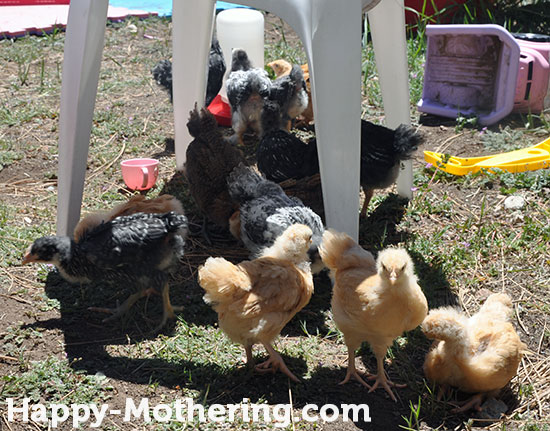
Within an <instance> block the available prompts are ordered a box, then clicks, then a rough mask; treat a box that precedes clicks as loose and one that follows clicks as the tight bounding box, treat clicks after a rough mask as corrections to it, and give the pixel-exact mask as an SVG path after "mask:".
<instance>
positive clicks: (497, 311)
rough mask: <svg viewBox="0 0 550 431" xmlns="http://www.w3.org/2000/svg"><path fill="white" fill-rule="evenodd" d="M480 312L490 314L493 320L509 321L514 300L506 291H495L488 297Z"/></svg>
mask: <svg viewBox="0 0 550 431" xmlns="http://www.w3.org/2000/svg"><path fill="white" fill-rule="evenodd" d="M479 313H483V314H485V315H490V316H491V317H492V318H493V320H501V321H503V322H507V321H509V320H510V315H511V313H512V300H511V299H510V297H509V296H508V295H506V294H505V293H494V294H492V295H491V296H489V297H488V298H487V300H486V301H485V303H484V304H483V305H482V306H481V309H480V310H479Z"/></svg>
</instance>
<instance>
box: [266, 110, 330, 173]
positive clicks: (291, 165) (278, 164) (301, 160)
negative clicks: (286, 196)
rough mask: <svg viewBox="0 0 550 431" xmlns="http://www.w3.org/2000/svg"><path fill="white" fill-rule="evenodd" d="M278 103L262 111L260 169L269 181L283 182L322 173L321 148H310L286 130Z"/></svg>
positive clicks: (312, 145)
mask: <svg viewBox="0 0 550 431" xmlns="http://www.w3.org/2000/svg"><path fill="white" fill-rule="evenodd" d="M282 121H283V115H282V114H281V110H280V108H279V106H278V104H277V103H275V102H273V101H266V102H265V103H264V106H263V109H262V129H263V136H262V138H261V140H260V143H259V144H258V148H257V150H256V160H257V163H258V169H259V170H260V172H261V173H263V174H264V175H265V176H266V178H267V179H268V180H271V181H276V182H281V181H285V180H287V179H290V178H294V179H300V178H303V177H308V176H310V175H314V174H316V173H318V172H319V160H318V156H317V145H315V143H314V144H306V143H305V142H303V141H302V140H301V139H300V138H298V137H297V136H295V135H293V134H292V133H290V132H288V131H286V130H285V129H283V127H282Z"/></svg>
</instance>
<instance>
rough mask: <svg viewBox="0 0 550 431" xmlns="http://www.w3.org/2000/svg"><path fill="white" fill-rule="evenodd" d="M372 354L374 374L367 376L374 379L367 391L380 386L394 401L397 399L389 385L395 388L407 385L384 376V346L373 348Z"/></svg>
mask: <svg viewBox="0 0 550 431" xmlns="http://www.w3.org/2000/svg"><path fill="white" fill-rule="evenodd" d="M373 347H374V346H373ZM373 350H374V354H375V356H376V367H377V370H376V375H371V376H369V380H375V382H374V385H372V388H371V389H370V390H369V392H372V391H374V390H375V389H376V388H378V386H382V387H383V388H384V389H385V390H386V392H387V393H388V395H389V396H390V398H391V399H392V400H394V401H397V398H395V395H394V394H393V392H392V390H391V388H390V387H395V388H404V387H406V386H407V385H398V384H397V383H393V382H392V381H391V380H389V379H388V378H387V377H386V371H384V357H385V356H386V350H387V348H386V347H379V348H376V347H374V348H373Z"/></svg>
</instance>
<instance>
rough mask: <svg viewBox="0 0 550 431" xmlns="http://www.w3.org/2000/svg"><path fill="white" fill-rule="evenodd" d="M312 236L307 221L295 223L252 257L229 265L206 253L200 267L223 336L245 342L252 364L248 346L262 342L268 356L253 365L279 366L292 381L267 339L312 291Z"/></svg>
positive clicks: (265, 368)
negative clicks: (304, 223)
mask: <svg viewBox="0 0 550 431" xmlns="http://www.w3.org/2000/svg"><path fill="white" fill-rule="evenodd" d="M311 236H312V232H311V229H310V228H309V227H307V226H305V225H301V224H295V225H292V226H290V227H288V228H287V229H286V230H285V231H284V232H283V234H282V235H281V236H279V237H278V238H277V240H276V241H275V243H274V244H273V245H272V246H271V247H269V248H268V249H266V250H265V251H264V253H263V254H262V256H261V257H259V258H257V259H254V260H251V261H243V262H241V263H239V264H238V265H234V264H232V263H231V262H228V261H227V260H225V259H224V258H222V257H209V258H208V259H207V260H206V262H205V263H204V265H202V266H201V267H200V268H199V277H198V280H199V284H200V285H201V286H202V288H203V289H204V290H205V291H206V294H205V295H204V300H205V302H207V303H209V304H211V305H212V307H213V308H214V310H215V311H216V312H217V313H218V319H219V325H220V328H221V329H222V330H223V331H224V332H225V333H226V334H227V336H228V337H229V338H230V339H231V340H233V341H234V342H237V343H240V344H242V345H243V346H244V348H245V351H246V359H247V363H248V364H249V365H252V364H253V360H252V346H253V345H254V344H256V343H261V344H263V346H264V347H265V349H266V350H267V352H268V354H269V359H268V360H267V361H265V362H263V363H261V364H258V365H257V366H256V370H257V371H259V372H267V371H271V372H275V371H276V370H280V371H281V372H283V373H284V374H286V375H287V376H288V377H289V378H290V379H292V380H294V381H298V379H297V378H296V376H295V375H294V374H293V373H292V372H291V371H290V370H289V369H288V368H287V366H286V364H285V363H284V361H283V358H282V357H281V355H280V354H279V353H277V352H276V351H275V349H274V348H273V345H272V344H273V340H274V339H275V338H276V337H277V335H279V333H280V332H281V330H282V329H283V327H284V326H285V325H286V324H287V323H288V322H289V321H290V319H292V318H293V317H294V315H295V314H296V313H298V312H299V311H300V310H301V309H302V308H304V307H305V306H306V304H307V303H308V302H309V300H310V298H311V295H312V293H313V278H312V275H311V269H310V264H309V259H308V253H307V252H308V250H309V247H310V245H311Z"/></svg>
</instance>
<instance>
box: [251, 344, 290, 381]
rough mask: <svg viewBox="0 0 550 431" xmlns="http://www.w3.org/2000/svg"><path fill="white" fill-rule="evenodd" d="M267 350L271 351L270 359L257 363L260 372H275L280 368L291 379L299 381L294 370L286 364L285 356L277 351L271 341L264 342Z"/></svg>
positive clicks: (257, 369)
mask: <svg viewBox="0 0 550 431" xmlns="http://www.w3.org/2000/svg"><path fill="white" fill-rule="evenodd" d="M262 344H263V345H264V347H265V349H266V350H267V353H269V359H268V360H267V361H265V362H262V363H261V364H258V365H256V371H258V372H259V373H267V372H271V373H274V372H275V371H277V370H279V371H281V372H282V373H283V374H286V375H287V376H288V378H290V380H293V381H295V382H299V381H300V380H298V378H297V377H296V376H295V375H294V374H292V372H291V371H290V370H289V369H288V367H287V366H286V364H285V361H283V358H282V357H281V355H280V354H279V353H278V352H276V351H275V349H274V348H273V347H271V344H269V343H262Z"/></svg>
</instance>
